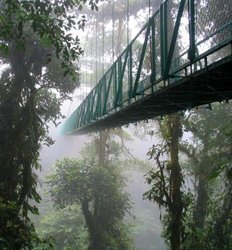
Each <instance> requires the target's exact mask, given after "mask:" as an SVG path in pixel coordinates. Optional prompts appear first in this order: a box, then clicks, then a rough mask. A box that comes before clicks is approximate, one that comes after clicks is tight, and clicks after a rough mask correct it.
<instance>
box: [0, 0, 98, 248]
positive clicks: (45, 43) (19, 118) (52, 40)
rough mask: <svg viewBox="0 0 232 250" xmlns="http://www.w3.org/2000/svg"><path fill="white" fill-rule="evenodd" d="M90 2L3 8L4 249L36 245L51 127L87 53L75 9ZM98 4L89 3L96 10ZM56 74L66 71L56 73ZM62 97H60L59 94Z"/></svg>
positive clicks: (0, 230) (0, 164)
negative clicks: (42, 157)
mask: <svg viewBox="0 0 232 250" xmlns="http://www.w3.org/2000/svg"><path fill="white" fill-rule="evenodd" d="M85 2H86V1H84V0H83V1H82V0H80V1H71V0H70V1H63V0H62V1H58V0H56V1H54V2H53V4H51V3H50V1H42V0H32V1H23V0H20V1H7V0H1V1H0V5H1V10H0V29H1V33H0V58H1V66H2V74H1V79H0V116H1V117H2V122H1V125H0V134H1V143H0V203H1V204H0V214H1V219H0V235H1V239H0V247H1V248H2V249H20V248H25V247H28V248H29V249H30V248H31V247H32V238H36V236H35V233H34V230H33V225H32V224H31V222H30V220H29V218H28V211H30V212H32V213H38V211H37V208H36V206H34V205H31V200H35V201H36V202H39V201H40V196H39V195H38V194H37V192H36V183H37V177H36V175H35V173H34V170H35V169H39V168H40V165H39V164H38V157H39V149H40V145H41V143H47V144H51V143H52V140H51V139H50V138H48V137H47V136H46V130H47V127H46V123H47V122H48V121H53V122H55V120H56V119H57V118H59V117H60V116H61V114H60V111H59V107H60V104H61V102H62V101H63V100H64V99H65V98H67V97H68V96H69V94H70V93H72V91H73V90H74V89H75V88H76V87H77V85H78V79H77V68H76V66H75V63H74V61H75V60H77V59H78V58H79V56H80V55H81V54H82V49H81V47H80V43H79V40H78V38H73V37H72V35H71V30H72V29H73V28H75V26H78V27H79V28H83V25H84V23H85V19H84V18H82V19H81V20H79V21H78V20H76V19H75V17H74V16H73V15H72V13H71V12H70V11H72V10H73V9H74V7H77V8H79V9H80V8H81V6H82V4H83V3H85ZM96 2H98V1H97V0H96V1H93V0H91V1H89V4H91V7H92V9H96V8H97V6H96ZM57 72H61V73H60V74H57ZM55 93H59V95H57V94H55Z"/></svg>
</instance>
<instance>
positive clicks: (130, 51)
mask: <svg viewBox="0 0 232 250" xmlns="http://www.w3.org/2000/svg"><path fill="white" fill-rule="evenodd" d="M132 64H133V60H132V45H130V46H129V67H128V68H129V73H128V74H129V93H128V97H129V99H131V98H132V90H133V86H132V81H133V74H132Z"/></svg>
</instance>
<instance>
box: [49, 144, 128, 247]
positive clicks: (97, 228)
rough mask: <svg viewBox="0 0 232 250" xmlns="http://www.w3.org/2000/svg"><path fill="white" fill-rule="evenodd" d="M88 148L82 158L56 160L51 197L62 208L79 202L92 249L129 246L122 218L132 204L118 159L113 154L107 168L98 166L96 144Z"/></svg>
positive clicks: (51, 180)
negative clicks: (115, 159) (126, 191)
mask: <svg viewBox="0 0 232 250" xmlns="http://www.w3.org/2000/svg"><path fill="white" fill-rule="evenodd" d="M87 149H88V152H89V154H88V155H85V154H84V155H83V157H82V158H81V159H79V160H78V159H68V158H65V159H63V160H60V161H58V162H57V163H56V166H55V172H54V173H53V174H52V175H51V176H50V177H49V183H50V185H51V191H50V193H51V197H52V199H53V201H54V203H55V205H56V206H57V207H60V208H64V207H66V206H67V205H72V204H80V206H81V208H82V213H83V215H84V218H85V223H86V226H87V228H88V232H89V236H90V246H89V247H90V249H106V248H107V247H111V249H129V243H130V239H129V238H128V233H127V232H126V231H127V229H126V227H125V225H124V224H123V223H122V220H123V217H124V216H125V213H126V212H127V211H129V208H130V203H129V200H128V195H127V194H125V193H124V191H123V187H124V181H123V178H122V176H121V175H120V173H119V171H118V169H117V166H116V164H117V162H115V161H113V160H112V159H114V157H110V158H108V161H107V162H108V165H107V167H106V166H99V165H98V163H99V161H98V160H96V158H97V156H96V154H95V152H96V151H95V150H96V147H95V145H93V144H92V145H90V146H89V147H87ZM85 152H87V151H85ZM110 152H111V154H112V155H113V152H112V151H110V150H109V151H108V153H110ZM116 155H117V154H116Z"/></svg>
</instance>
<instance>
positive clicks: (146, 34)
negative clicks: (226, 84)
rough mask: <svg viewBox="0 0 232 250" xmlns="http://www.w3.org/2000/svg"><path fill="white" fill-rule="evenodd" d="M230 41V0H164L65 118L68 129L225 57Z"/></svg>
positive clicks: (231, 5) (231, 18)
mask: <svg viewBox="0 0 232 250" xmlns="http://www.w3.org/2000/svg"><path fill="white" fill-rule="evenodd" d="M231 41H232V1H231V0H220V1H218V0H180V1H175V0H168V1H165V2H164V3H163V4H162V5H161V6H160V9H159V10H158V11H157V12H156V13H155V14H154V15H153V16H152V17H151V18H150V19H149V21H148V22H147V24H146V25H145V26H144V27H143V28H142V29H141V31H140V32H139V33H138V34H137V36H136V37H135V38H134V39H133V40H132V41H131V43H130V44H129V45H128V46H127V48H126V49H125V50H124V51H123V53H122V54H121V55H120V56H119V57H118V58H117V60H116V61H115V62H114V63H113V65H112V66H111V67H110V69H109V70H108V71H107V72H106V73H105V75H103V77H102V78H101V80H100V81H99V83H98V84H97V86H96V87H95V88H94V89H93V90H92V91H91V92H90V93H89V95H88V96H87V97H86V98H85V100H84V101H83V103H82V104H81V105H80V106H79V107H78V108H77V110H76V111H75V112H74V113H73V114H72V115H71V116H70V117H69V118H68V120H67V121H66V123H65V126H64V132H65V133H74V132H75V131H76V130H78V129H79V128H81V127H84V126H88V125H89V124H90V123H94V122H96V121H98V120H100V119H104V118H105V117H106V116H108V115H110V114H113V113H115V112H117V111H119V110H120V109H122V108H123V107H125V106H126V105H130V104H131V103H133V102H135V101H138V100H139V99H140V98H144V97H145V96H146V95H149V94H154V93H155V92H156V91H157V90H158V89H159V88H160V84H161V83H162V86H165V85H168V84H172V83H174V82H175V81H178V80H179V79H180V78H181V77H182V76H185V77H186V75H190V74H192V73H193V72H196V71H198V70H201V69H203V68H205V67H207V66H208V65H209V64H210V63H213V62H214V61H216V60H220V59H221V58H223V57H225V56H226V54H227V53H229V52H228V51H229V50H230V47H229V46H227V45H228V44H229V43H231Z"/></svg>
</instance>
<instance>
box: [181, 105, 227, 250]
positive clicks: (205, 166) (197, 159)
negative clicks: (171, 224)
mask: <svg viewBox="0 0 232 250" xmlns="http://www.w3.org/2000/svg"><path fill="white" fill-rule="evenodd" d="M212 108H213V109H212V110H208V109H200V110H197V111H190V113H188V115H187V116H186V117H184V120H183V126H184V129H185V131H187V132H188V133H189V135H191V139H190V140H188V141H184V142H183V143H182V144H181V147H180V149H181V151H182V152H183V153H184V154H185V155H186V156H187V157H188V158H187V163H188V169H187V170H188V174H189V175H191V176H193V177H194V178H193V180H195V182H194V183H193V184H194V186H195V187H196V194H194V193H193V200H192V204H191V209H190V211H191V213H190V211H189V216H188V217H187V218H186V225H185V241H184V243H183V248H184V249H193V248H194V247H197V248H199V249H200V248H202V249H219V248H220V249H230V248H231V214H232V199H231V188H232V186H231V184H232V183H231V148H232V144H231V126H230V125H231V121H232V117H231V104H214V105H212ZM191 216H192V217H191Z"/></svg>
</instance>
